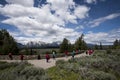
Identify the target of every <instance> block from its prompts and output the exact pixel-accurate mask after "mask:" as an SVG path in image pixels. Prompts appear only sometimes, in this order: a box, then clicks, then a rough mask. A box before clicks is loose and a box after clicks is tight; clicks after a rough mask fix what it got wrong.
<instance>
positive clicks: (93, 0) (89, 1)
mask: <svg viewBox="0 0 120 80" xmlns="http://www.w3.org/2000/svg"><path fill="white" fill-rule="evenodd" d="M98 1H105V0H85V2H86V3H88V4H96V3H97V2H98Z"/></svg>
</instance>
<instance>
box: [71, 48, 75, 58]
mask: <svg viewBox="0 0 120 80" xmlns="http://www.w3.org/2000/svg"><path fill="white" fill-rule="evenodd" d="M74 56H75V51H74V50H73V52H72V59H73V60H74Z"/></svg>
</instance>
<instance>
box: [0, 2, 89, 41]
mask: <svg viewBox="0 0 120 80" xmlns="http://www.w3.org/2000/svg"><path fill="white" fill-rule="evenodd" d="M25 1H26V2H25ZM7 2H8V3H9V4H7V5H5V6H4V7H0V14H2V15H4V16H7V17H9V18H8V19H6V20H3V21H2V23H4V24H10V25H14V26H15V27H16V28H17V29H18V30H19V31H20V32H12V31H11V34H12V35H13V36H14V37H15V39H17V41H19V42H27V41H45V42H52V41H57V40H58V41H61V40H62V39H63V38H64V37H66V38H69V39H70V40H71V41H72V42H73V41H74V40H75V39H76V38H77V37H78V36H79V35H80V34H81V33H80V32H76V31H75V30H74V29H72V28H68V27H66V26H65V25H66V24H68V23H73V24H77V19H83V18H86V17H87V16H88V11H89V9H90V8H88V7H87V6H84V5H83V6H82V5H79V6H78V5H76V4H75V2H74V1H73V0H47V4H44V5H42V6H40V7H39V8H38V7H33V4H34V2H33V0H30V2H29V0H22V1H18V0H7ZM70 9H73V11H71V10H70ZM52 11H54V13H52ZM14 34H16V35H14ZM73 39H74V40H73Z"/></svg>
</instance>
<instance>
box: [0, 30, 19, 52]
mask: <svg viewBox="0 0 120 80" xmlns="http://www.w3.org/2000/svg"><path fill="white" fill-rule="evenodd" d="M18 52H19V49H18V46H17V42H16V41H15V39H14V38H13V37H12V36H11V35H10V34H9V32H8V31H7V30H5V29H1V30H0V54H8V53H13V54H17V53H18Z"/></svg>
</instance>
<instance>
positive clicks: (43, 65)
mask: <svg viewBox="0 0 120 80" xmlns="http://www.w3.org/2000/svg"><path fill="white" fill-rule="evenodd" d="M83 56H87V55H86V54H85V53H82V54H78V55H75V57H83ZM70 58H71V56H69V57H60V58H56V59H55V60H53V59H52V58H51V59H50V60H49V62H48V63H47V62H46V59H41V60H26V61H28V63H30V64H33V65H34V66H35V67H40V68H43V69H47V68H50V67H53V66H55V62H56V61H57V60H65V61H67V60H69V59H70ZM0 61H6V62H20V60H0Z"/></svg>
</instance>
